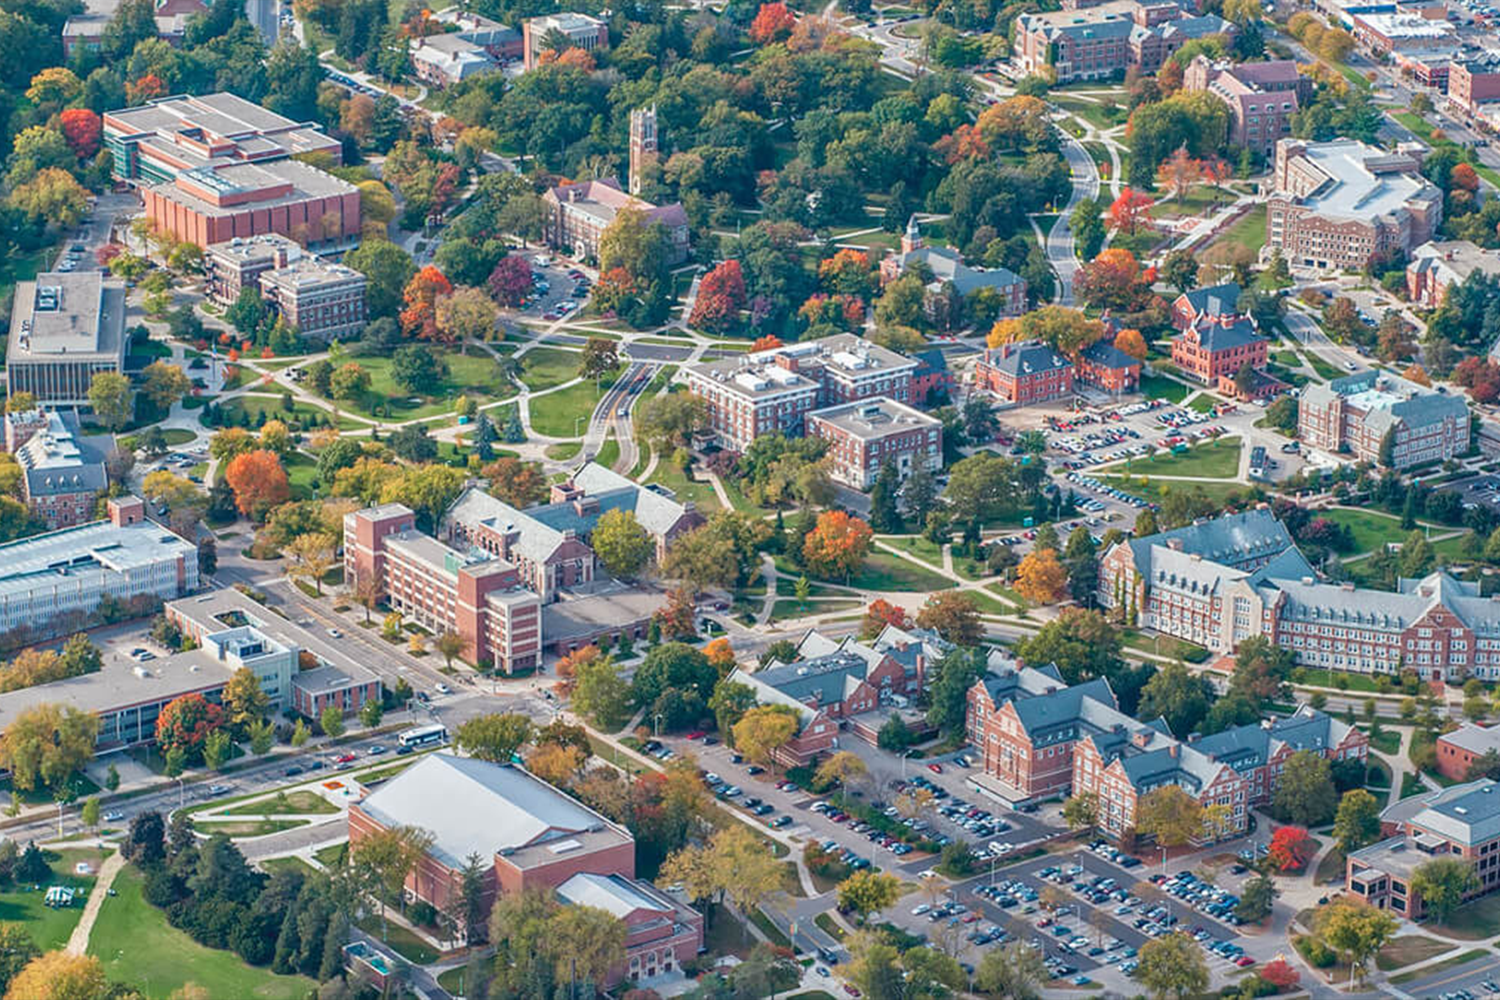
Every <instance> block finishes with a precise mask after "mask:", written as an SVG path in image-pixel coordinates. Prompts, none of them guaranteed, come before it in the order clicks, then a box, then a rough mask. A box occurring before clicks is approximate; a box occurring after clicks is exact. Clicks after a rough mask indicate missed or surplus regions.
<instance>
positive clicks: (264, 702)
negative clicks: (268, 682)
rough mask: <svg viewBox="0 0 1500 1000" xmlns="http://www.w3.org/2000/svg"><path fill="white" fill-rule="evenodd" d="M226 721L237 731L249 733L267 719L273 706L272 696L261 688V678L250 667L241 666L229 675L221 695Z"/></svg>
mask: <svg viewBox="0 0 1500 1000" xmlns="http://www.w3.org/2000/svg"><path fill="white" fill-rule="evenodd" d="M221 700H222V701H223V703H224V710H225V712H226V713H227V718H226V720H225V721H226V722H227V723H228V724H229V726H230V727H231V728H232V729H234V731H235V732H237V733H247V732H249V730H250V727H251V726H252V725H254V724H255V723H258V722H260V721H262V720H263V719H265V717H266V713H267V712H268V711H269V710H270V707H271V698H270V696H269V695H267V694H266V693H265V691H263V690H262V689H261V686H260V678H259V677H257V676H256V674H255V671H253V670H251V669H250V668H249V667H241V668H240V669H238V670H236V671H235V672H234V673H233V674H231V675H230V677H229V683H227V684H225V685H224V694H223V695H222V696H221Z"/></svg>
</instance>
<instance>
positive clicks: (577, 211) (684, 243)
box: [542, 177, 688, 264]
mask: <svg viewBox="0 0 1500 1000" xmlns="http://www.w3.org/2000/svg"><path fill="white" fill-rule="evenodd" d="M542 202H543V203H544V204H545V205H546V206H547V211H548V218H547V222H546V225H545V231H544V232H543V239H545V240H546V241H547V245H548V246H550V247H552V248H553V249H556V250H560V251H562V252H564V253H568V254H571V255H572V256H574V257H577V258H580V259H582V258H597V257H598V256H599V241H600V240H601V239H603V237H604V231H605V230H606V229H608V228H609V225H610V223H612V222H614V221H615V216H616V215H618V214H619V212H620V210H621V209H622V208H633V209H637V210H638V211H641V212H644V213H645V214H646V223H647V225H651V224H653V223H659V224H660V225H661V226H662V227H663V228H664V229H666V231H667V243H668V247H669V250H668V257H667V259H668V261H669V262H670V263H673V264H680V263H681V262H682V261H683V260H685V259H686V258H687V255H688V218H687V213H686V212H685V211H683V208H682V203H681V202H673V203H672V204H670V205H662V206H659V207H658V206H656V205H653V204H651V203H650V202H649V201H642V200H641V199H639V198H637V197H635V196H633V195H629V194H626V193H625V192H624V191H622V190H621V189H620V182H619V181H618V180H616V179H615V178H613V177H606V178H604V179H603V180H597V181H579V182H578V183H576V184H563V185H560V186H558V187H553V188H548V189H547V190H546V191H545V192H544V193H543V194H542Z"/></svg>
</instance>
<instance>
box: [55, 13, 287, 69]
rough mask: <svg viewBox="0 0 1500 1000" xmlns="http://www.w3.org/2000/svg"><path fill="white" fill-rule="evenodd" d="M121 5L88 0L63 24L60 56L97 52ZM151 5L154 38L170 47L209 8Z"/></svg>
mask: <svg viewBox="0 0 1500 1000" xmlns="http://www.w3.org/2000/svg"><path fill="white" fill-rule="evenodd" d="M121 6H122V0H88V2H87V3H85V4H84V5H83V11H82V12H81V13H78V14H74V15H72V16H71V17H69V18H68V19H67V21H65V22H64V23H63V26H62V43H63V58H64V59H66V60H71V59H72V58H73V53H74V52H77V51H78V50H80V49H82V50H84V51H88V52H97V51H99V43H100V41H101V40H102V39H103V38H104V29H105V28H106V27H108V26H109V22H110V21H111V20H113V19H114V17H115V15H116V14H118V13H119V10H120V7H121ZM154 6H155V11H154V12H153V17H154V18H155V20H156V37H157V38H160V39H161V40H162V41H164V42H166V43H167V44H168V45H170V46H172V47H173V48H176V47H177V46H179V45H181V44H182V37H183V34H184V33H185V32H186V31H187V26H188V22H189V21H191V20H192V19H193V18H194V17H196V16H197V15H199V14H202V13H205V12H206V11H207V10H208V7H207V6H206V5H205V4H204V3H203V0H156V2H155V4H154ZM268 44H269V43H268Z"/></svg>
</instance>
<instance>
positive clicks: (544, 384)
mask: <svg viewBox="0 0 1500 1000" xmlns="http://www.w3.org/2000/svg"><path fill="white" fill-rule="evenodd" d="M582 357H583V355H582V354H580V353H579V352H578V351H561V350H558V349H557V348H555V347H538V348H537V349H536V350H534V351H528V352H526V353H525V354H523V355H521V381H522V382H525V383H526V387H527V388H528V389H530V390H531V391H532V392H540V391H542V390H543V389H550V388H552V387H553V386H556V385H562V384H563V383H564V382H566V381H568V380H569V379H571V378H577V377H578V362H579V361H580V360H581V359H582Z"/></svg>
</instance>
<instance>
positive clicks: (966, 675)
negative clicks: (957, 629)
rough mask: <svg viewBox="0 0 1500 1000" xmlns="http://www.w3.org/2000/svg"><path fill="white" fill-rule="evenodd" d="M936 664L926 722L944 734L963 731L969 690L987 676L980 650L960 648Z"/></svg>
mask: <svg viewBox="0 0 1500 1000" xmlns="http://www.w3.org/2000/svg"><path fill="white" fill-rule="evenodd" d="M935 667H936V675H937V676H936V679H935V680H934V681H933V682H932V694H931V697H930V700H929V703H928V707H927V721H928V722H929V723H931V724H932V725H934V726H936V727H937V728H938V729H940V730H941V731H942V732H943V733H944V734H945V735H949V736H951V735H953V734H954V733H958V732H962V731H963V728H964V721H965V717H966V715H967V710H968V699H969V689H970V688H972V687H973V686H974V684H975V682H976V681H978V680H979V678H981V677H983V676H984V672H985V658H984V654H983V652H982V651H981V650H978V649H967V648H963V647H960V648H958V649H954V650H953V651H952V652H950V653H948V654H947V655H946V656H944V657H943V658H942V659H941V660H940V661H938V663H937V664H936V665H935Z"/></svg>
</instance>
